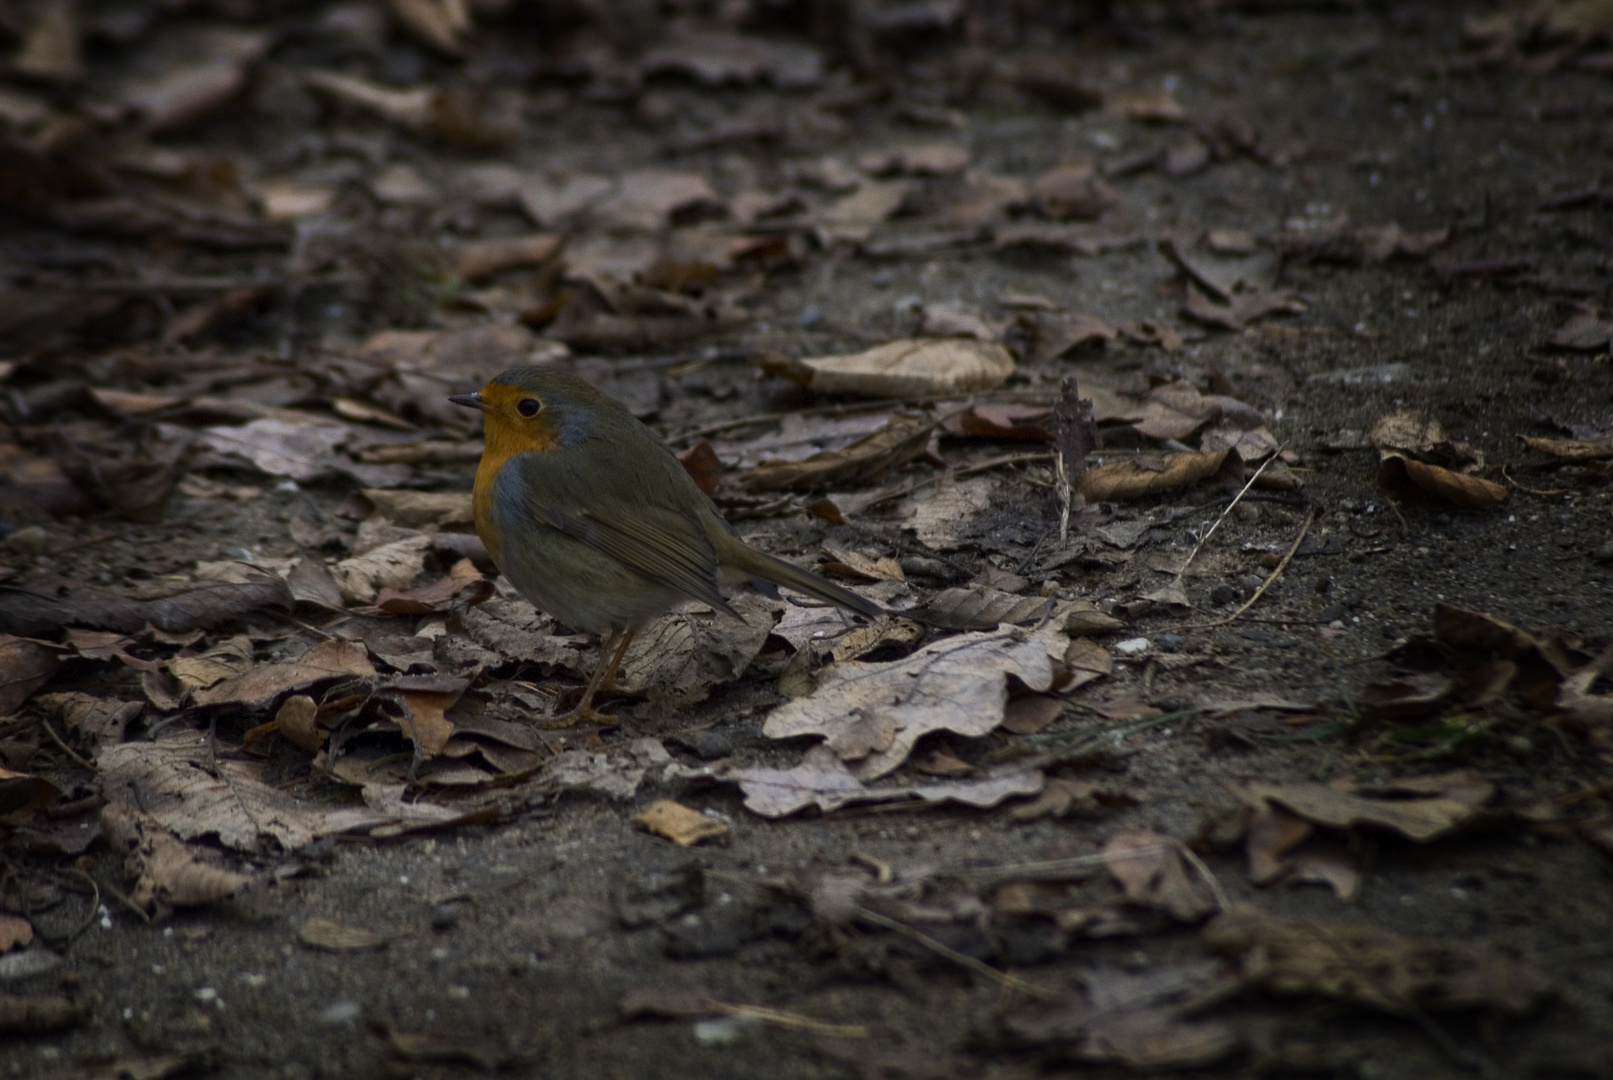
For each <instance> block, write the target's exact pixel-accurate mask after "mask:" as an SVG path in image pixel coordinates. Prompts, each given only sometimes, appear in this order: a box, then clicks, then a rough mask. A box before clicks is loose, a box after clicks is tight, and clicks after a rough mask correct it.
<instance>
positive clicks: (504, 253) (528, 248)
mask: <svg viewBox="0 0 1613 1080" xmlns="http://www.w3.org/2000/svg"><path fill="white" fill-rule="evenodd" d="M564 243H565V237H563V236H561V235H560V234H559V233H532V234H530V235H527V236H501V237H498V238H496V239H491V240H472V241H469V242H467V243H463V244H461V245H459V247H458V249H457V250H456V251H455V254H454V262H455V266H456V267H457V269H458V270H459V276H460V277H462V278H464V279H465V280H466V281H482V280H484V279H486V278H490V277H492V276H493V275H494V274H501V273H503V272H504V271H506V270H515V269H517V268H519V267H525V266H542V265H543V264H544V263H546V262H548V261H549V260H551V259H553V258H554V257H555V256H556V255H558V254H559V253H560V248H561V246H562V245H563V244H564Z"/></svg>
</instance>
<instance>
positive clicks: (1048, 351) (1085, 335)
mask: <svg viewBox="0 0 1613 1080" xmlns="http://www.w3.org/2000/svg"><path fill="white" fill-rule="evenodd" d="M1016 321H1017V322H1018V323H1019V325H1020V326H1021V327H1023V328H1024V330H1025V332H1026V333H1027V334H1029V335H1030V339H1031V357H1032V359H1034V360H1036V361H1037V362H1038V363H1046V362H1047V361H1049V360H1056V359H1058V358H1059V357H1061V356H1063V355H1064V354H1065V353H1068V352H1069V351H1071V350H1072V349H1078V348H1081V347H1082V346H1086V345H1103V344H1106V343H1108V342H1110V341H1113V340H1114V338H1115V333H1116V332H1115V329H1114V327H1112V326H1110V325H1109V324H1108V323H1106V322H1104V321H1103V320H1102V319H1097V318H1094V317H1093V316H1091V315H1078V314H1075V313H1073V312H1070V313H1064V314H1055V313H1053V312H1050V311H1034V312H1026V313H1023V314H1021V315H1020V316H1019V317H1018V319H1017V320H1016Z"/></svg>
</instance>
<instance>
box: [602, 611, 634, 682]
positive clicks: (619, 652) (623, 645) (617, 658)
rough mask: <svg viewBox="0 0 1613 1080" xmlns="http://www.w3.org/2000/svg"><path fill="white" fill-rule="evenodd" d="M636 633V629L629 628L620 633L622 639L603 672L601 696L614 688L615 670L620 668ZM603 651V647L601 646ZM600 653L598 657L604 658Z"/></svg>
mask: <svg viewBox="0 0 1613 1080" xmlns="http://www.w3.org/2000/svg"><path fill="white" fill-rule="evenodd" d="M636 633H638V627H636V626H629V627H628V628H627V629H625V630H623V631H622V639H621V641H619V642H618V643H617V645H616V652H615V654H613V655H612V656H611V658H610V667H609V668H608V669H606V671H605V681H604V682H602V683H601V684H600V686H599V692H600V693H601V694H608V693H610V692H611V691H612V690H613V689H615V687H616V669H617V668H619V667H621V666H622V657H624V656H626V655H627V647H628V646H629V645H631V644H632V643H633V635H634V634H636ZM601 649H603V646H601ZM604 655H605V654H604V652H603V651H601V653H600V657H601V658H603V657H604Z"/></svg>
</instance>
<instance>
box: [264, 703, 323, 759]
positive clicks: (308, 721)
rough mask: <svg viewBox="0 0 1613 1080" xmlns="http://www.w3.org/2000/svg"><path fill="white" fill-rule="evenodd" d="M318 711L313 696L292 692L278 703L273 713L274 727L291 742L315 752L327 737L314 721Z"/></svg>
mask: <svg viewBox="0 0 1613 1080" xmlns="http://www.w3.org/2000/svg"><path fill="white" fill-rule="evenodd" d="M318 713H319V706H318V704H317V703H316V702H315V701H314V699H313V698H311V697H309V696H308V695H306V694H293V695H292V696H291V697H288V698H286V700H285V701H283V702H281V703H280V708H279V710H278V711H277V712H276V713H275V714H274V722H275V726H276V729H277V730H278V731H279V732H280V734H282V735H284V736H285V737H286V739H287V740H288V741H290V742H291V743H292V744H294V745H296V746H300V747H302V748H303V749H304V750H307V751H308V752H309V753H315V752H317V751H318V750H319V748H320V747H321V746H324V745H325V739H326V738H327V732H326V731H325V730H324V729H323V728H321V727H320V726H319V725H318V724H317V723H316V722H315V717H316V716H317V715H318Z"/></svg>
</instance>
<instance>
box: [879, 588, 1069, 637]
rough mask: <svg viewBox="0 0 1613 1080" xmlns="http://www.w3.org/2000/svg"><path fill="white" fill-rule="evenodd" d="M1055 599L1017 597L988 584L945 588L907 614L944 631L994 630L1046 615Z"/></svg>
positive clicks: (1031, 620)
mask: <svg viewBox="0 0 1613 1080" xmlns="http://www.w3.org/2000/svg"><path fill="white" fill-rule="evenodd" d="M1054 606H1055V605H1054V601H1053V600H1051V599H1049V598H1047V597H1044V596H1015V595H1014V594H1013V593H1006V592H1003V591H1002V590H1001V589H992V588H988V587H987V586H984V585H976V586H971V587H968V588H952V589H942V590H941V591H940V592H938V593H936V594H935V595H933V596H931V597H930V598H929V599H927V600H925V601H924V603H922V604H920V605H919V606H918V607H916V608H913V609H912V610H911V611H908V612H906V613H905V614H906V615H907V616H908V617H909V618H911V619H914V620H916V621H918V622H921V623H923V624H925V625H926V626H934V627H937V628H939V629H942V630H990V629H994V628H995V627H997V626H998V625H999V624H1001V623H1012V624H1014V625H1016V626H1019V625H1024V624H1026V623H1033V622H1036V621H1038V620H1040V619H1043V618H1046V617H1047V616H1048V614H1049V613H1051V612H1052V610H1053V608H1054Z"/></svg>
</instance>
